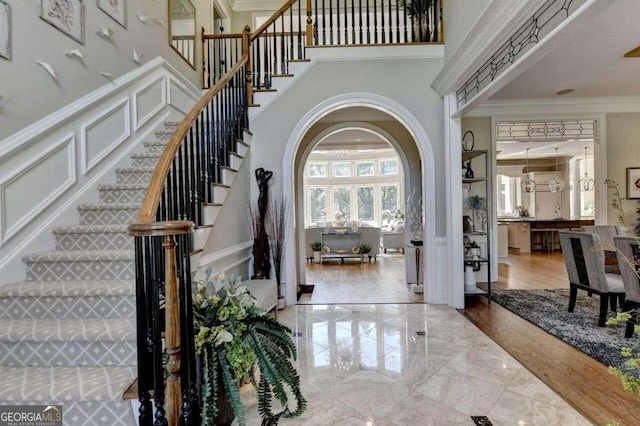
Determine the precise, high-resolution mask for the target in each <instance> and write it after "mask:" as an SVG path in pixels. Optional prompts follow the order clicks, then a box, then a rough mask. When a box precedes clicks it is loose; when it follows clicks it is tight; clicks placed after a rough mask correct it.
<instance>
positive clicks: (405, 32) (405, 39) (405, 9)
mask: <svg viewBox="0 0 640 426" xmlns="http://www.w3.org/2000/svg"><path fill="white" fill-rule="evenodd" d="M402 14H403V15H404V26H403V28H404V30H403V31H404V42H405V43H408V42H409V39H408V35H407V25H408V22H407V4H406V3H404V6H403V7H402Z"/></svg>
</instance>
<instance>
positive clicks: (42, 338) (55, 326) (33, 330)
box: [0, 318, 136, 342]
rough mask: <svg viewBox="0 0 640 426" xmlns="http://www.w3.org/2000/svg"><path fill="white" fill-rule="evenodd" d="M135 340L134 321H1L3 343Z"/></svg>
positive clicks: (110, 319)
mask: <svg viewBox="0 0 640 426" xmlns="http://www.w3.org/2000/svg"><path fill="white" fill-rule="evenodd" d="M132 340H136V320H135V318H109V319H103V318H85V319H78V318H70V319H59V318H43V319H32V318H29V319H0V341H2V342H98V341H111V342H123V341H132Z"/></svg>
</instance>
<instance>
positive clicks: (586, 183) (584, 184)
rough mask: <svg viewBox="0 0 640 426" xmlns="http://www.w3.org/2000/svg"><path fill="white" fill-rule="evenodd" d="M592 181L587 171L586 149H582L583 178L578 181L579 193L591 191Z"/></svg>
mask: <svg viewBox="0 0 640 426" xmlns="http://www.w3.org/2000/svg"><path fill="white" fill-rule="evenodd" d="M593 186H594V180H593V178H592V177H589V172H588V169H587V147H586V146H585V147H584V177H583V178H582V179H580V191H593Z"/></svg>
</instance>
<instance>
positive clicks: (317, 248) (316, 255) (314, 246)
mask: <svg viewBox="0 0 640 426" xmlns="http://www.w3.org/2000/svg"><path fill="white" fill-rule="evenodd" d="M309 247H311V250H313V263H320V252H321V250H322V243H321V242H320V241H314V242H312V243H311V244H309Z"/></svg>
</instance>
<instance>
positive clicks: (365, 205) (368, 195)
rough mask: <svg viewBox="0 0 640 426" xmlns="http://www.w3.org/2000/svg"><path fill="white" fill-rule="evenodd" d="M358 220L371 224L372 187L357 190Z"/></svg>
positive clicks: (372, 218)
mask: <svg viewBox="0 0 640 426" xmlns="http://www.w3.org/2000/svg"><path fill="white" fill-rule="evenodd" d="M358 220H359V221H360V222H362V221H366V222H370V223H373V221H374V191H373V187H372V186H361V187H359V188H358Z"/></svg>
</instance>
